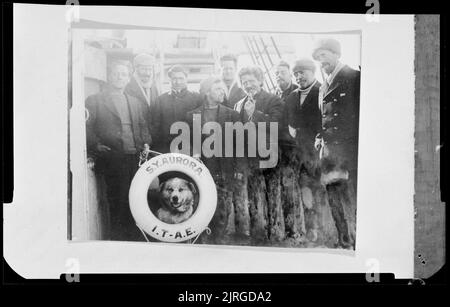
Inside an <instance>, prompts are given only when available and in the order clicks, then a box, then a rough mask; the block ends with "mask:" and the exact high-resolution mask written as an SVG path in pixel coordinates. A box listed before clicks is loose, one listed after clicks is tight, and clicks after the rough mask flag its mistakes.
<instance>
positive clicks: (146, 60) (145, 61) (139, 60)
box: [133, 53, 156, 67]
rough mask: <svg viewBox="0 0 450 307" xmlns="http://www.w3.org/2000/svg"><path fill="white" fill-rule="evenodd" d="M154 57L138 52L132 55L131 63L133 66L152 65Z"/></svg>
mask: <svg viewBox="0 0 450 307" xmlns="http://www.w3.org/2000/svg"><path fill="white" fill-rule="evenodd" d="M155 61H156V60H155V57H154V56H153V55H151V54H148V53H140V54H138V55H137V56H135V57H134V60H133V65H134V67H136V66H139V65H142V66H152V65H154V64H155Z"/></svg>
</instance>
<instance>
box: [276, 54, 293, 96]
mask: <svg viewBox="0 0 450 307" xmlns="http://www.w3.org/2000/svg"><path fill="white" fill-rule="evenodd" d="M275 77H276V81H277V85H278V88H277V90H276V93H275V94H276V95H277V96H278V97H280V98H281V99H282V100H283V101H286V98H288V96H289V95H290V94H291V93H292V92H293V91H294V90H296V89H297V88H298V85H297V84H295V83H294V82H292V74H291V68H290V65H289V63H288V62H286V61H283V60H282V61H280V62H279V63H278V64H277V67H276V70H275Z"/></svg>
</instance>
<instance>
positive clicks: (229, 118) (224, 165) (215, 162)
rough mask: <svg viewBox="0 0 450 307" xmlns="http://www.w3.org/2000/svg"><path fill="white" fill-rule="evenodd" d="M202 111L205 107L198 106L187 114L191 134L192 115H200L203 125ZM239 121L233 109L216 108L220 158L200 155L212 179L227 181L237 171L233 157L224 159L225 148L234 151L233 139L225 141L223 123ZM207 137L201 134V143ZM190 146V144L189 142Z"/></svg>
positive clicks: (237, 114) (217, 141) (220, 106)
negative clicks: (219, 135)
mask: <svg viewBox="0 0 450 307" xmlns="http://www.w3.org/2000/svg"><path fill="white" fill-rule="evenodd" d="M204 111H205V107H204V106H200V107H198V108H196V109H194V110H192V111H190V112H188V113H187V117H186V120H187V121H188V123H189V125H190V127H191V132H192V130H193V129H192V125H193V116H194V115H196V114H197V115H201V119H202V122H201V125H202V127H203V125H204V124H205V122H204ZM238 121H239V113H238V112H236V111H234V110H233V109H230V108H228V107H226V106H223V105H219V106H218V108H217V115H216V123H218V124H219V125H220V127H221V129H222V138H221V139H218V140H215V142H216V143H219V142H220V143H221V147H222V156H221V157H209V158H208V157H205V156H204V155H203V152H202V155H201V160H202V162H203V163H204V164H205V165H206V167H207V168H208V169H209V171H210V172H211V174H212V175H213V177H215V178H218V177H220V178H221V179H224V180H228V179H230V178H232V176H233V172H234V171H237V170H238V169H239V167H238V165H237V161H236V159H235V157H234V155H233V157H225V150H226V148H227V147H230V148H233V151H234V146H235V144H234V138H230V139H229V140H230V141H231V142H230V143H227V142H226V141H227V139H226V134H225V133H226V131H225V123H227V122H228V123H235V122H238ZM207 137H209V135H205V134H202V139H201V142H202V144H203V141H204V140H205V139H206V138H207ZM191 144H192V142H191Z"/></svg>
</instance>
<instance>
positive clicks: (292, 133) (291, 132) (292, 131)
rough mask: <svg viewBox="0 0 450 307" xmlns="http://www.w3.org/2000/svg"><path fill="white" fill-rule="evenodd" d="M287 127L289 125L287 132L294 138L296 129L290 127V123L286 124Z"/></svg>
mask: <svg viewBox="0 0 450 307" xmlns="http://www.w3.org/2000/svg"><path fill="white" fill-rule="evenodd" d="M288 127H289V134H290V135H291V136H292V137H293V138H294V139H295V137H296V136H297V129H295V128H294V127H291V125H288Z"/></svg>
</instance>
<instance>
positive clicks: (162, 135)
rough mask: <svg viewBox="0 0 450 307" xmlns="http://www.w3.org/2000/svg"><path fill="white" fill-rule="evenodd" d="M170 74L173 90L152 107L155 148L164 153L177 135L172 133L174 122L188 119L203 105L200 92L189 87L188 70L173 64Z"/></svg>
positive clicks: (151, 116)
mask: <svg viewBox="0 0 450 307" xmlns="http://www.w3.org/2000/svg"><path fill="white" fill-rule="evenodd" d="M168 76H169V78H170V82H171V90H170V91H169V92H167V93H164V94H162V95H161V96H159V97H158V99H157V100H156V103H155V106H154V107H153V108H151V109H150V118H151V120H150V126H151V133H152V137H153V138H154V140H153V144H154V145H153V149H154V150H156V151H159V152H162V153H168V152H170V144H171V142H172V140H173V139H174V138H175V137H176V136H177V135H176V134H171V133H170V127H171V126H172V124H173V123H175V122H178V121H182V122H185V121H186V114H187V113H188V112H190V111H192V110H194V109H196V108H198V107H199V106H201V105H202V99H201V96H200V94H198V93H194V92H191V91H189V90H188V89H187V72H186V70H185V69H184V68H183V67H181V66H179V65H175V66H173V67H172V68H171V69H170V70H169V72H168Z"/></svg>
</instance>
